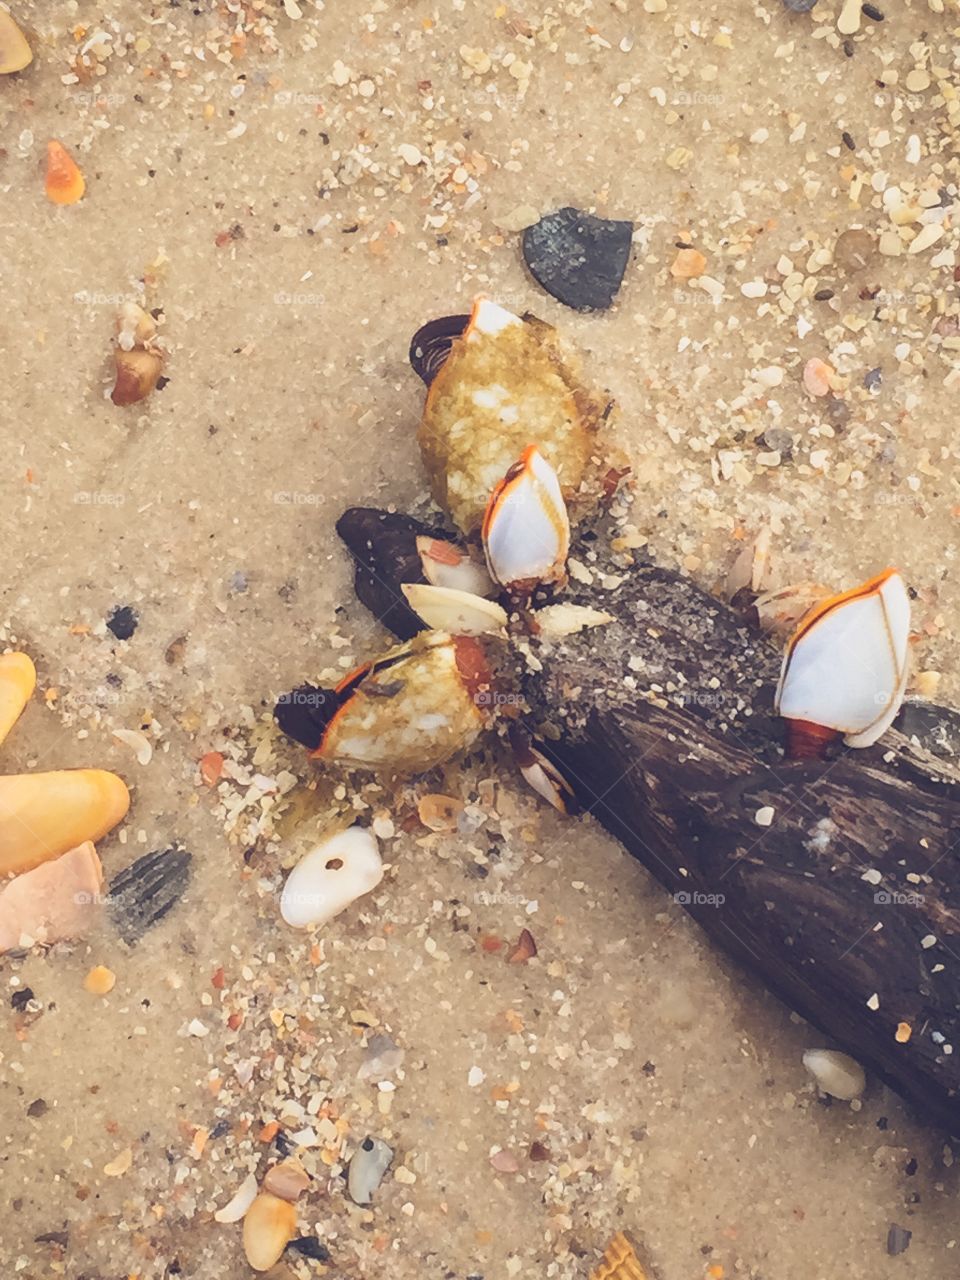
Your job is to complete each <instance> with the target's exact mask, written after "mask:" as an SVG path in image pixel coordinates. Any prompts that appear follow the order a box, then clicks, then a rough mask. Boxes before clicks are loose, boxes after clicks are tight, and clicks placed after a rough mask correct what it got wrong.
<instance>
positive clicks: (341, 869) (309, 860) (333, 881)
mask: <svg viewBox="0 0 960 1280" xmlns="http://www.w3.org/2000/svg"><path fill="white" fill-rule="evenodd" d="M382 879H383V862H382V861H381V858H380V846H379V844H378V842H377V838H376V836H375V835H374V834H373V832H371V831H368V830H367V829H366V828H364V827H349V828H348V829H347V830H346V831H340V832H338V833H337V834H336V835H333V836H329V837H328V838H327V839H326V840H323V841H321V843H320V844H318V845H317V846H316V848H314V849H311V850H310V852H309V853H308V854H306V856H305V857H303V858H301V860H300V861H299V862H298V863H297V865H296V866H295V867H294V868H293V870H292V871H291V872H290V875H289V876H288V877H287V882H286V884H285V885H284V886H283V890H282V892H281V894H280V915H281V916H282V917H283V919H284V920H285V921H286V923H287V924H288V925H290V926H291V927H292V928H294V929H307V928H309V927H310V926H311V925H320V924H326V923H327V922H328V921H330V920H332V919H333V918H334V916H338V915H339V914H340V912H341V911H345V910H346V909H347V907H349V906H350V904H351V903H352V902H355V901H356V900H357V898H360V897H362V896H363V895H364V894H365V893H370V892H371V891H372V890H373V889H375V888H376V887H377V885H378V884H379V883H380V881H381V880H382Z"/></svg>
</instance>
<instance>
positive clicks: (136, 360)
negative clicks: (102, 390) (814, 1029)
mask: <svg viewBox="0 0 960 1280" xmlns="http://www.w3.org/2000/svg"><path fill="white" fill-rule="evenodd" d="M113 360H114V364H115V366H116V371H117V377H116V381H115V382H114V384H113V390H112V391H111V392H110V399H111V400H112V401H113V403H114V404H115V405H119V406H120V407H121V408H123V407H125V406H127V405H131V404H138V403H139V402H140V401H141V400H145V399H146V397H147V396H148V395H149V394H150V392H151V391H153V389H154V387H156V385H157V383H158V382H159V380H160V374H161V372H162V371H163V357H162V355H160V353H159V352H158V351H148V350H146V349H145V348H142V347H135V348H134V349H133V350H132V351H124V350H123V348H122V347H117V348H116V350H115V351H114V353H113Z"/></svg>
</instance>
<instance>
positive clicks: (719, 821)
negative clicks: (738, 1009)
mask: <svg viewBox="0 0 960 1280" xmlns="http://www.w3.org/2000/svg"><path fill="white" fill-rule="evenodd" d="M369 519H370V517H366V518H365V522H364V538H363V539H360V541H358V542H355V543H351V544H350V545H351V549H352V550H353V551H354V554H358V555H360V556H361V558H362V556H363V550H362V542H363V541H364V540H366V541H367V542H369V540H370V536H369V534H370V530H369V527H368V526H369ZM396 519H398V518H397V517H388V518H387V520H388V521H389V522H392V521H394V520H396ZM353 527H354V530H356V521H354V525H353ZM586 536H587V538H588V539H589V540H588V541H586V542H584V543H582V544H581V546H580V547H579V549H578V555H579V557H580V559H581V560H589V557H590V554H591V548H594V547H595V548H602V547H603V546H604V545H605V541H606V540H605V539H604V538H603V537H598V538H596V539H593V538H591V535H589V534H588V535H586ZM384 545H386V544H384ZM596 554H597V555H598V556H600V558H602V552H599V551H598V552H597V553H596ZM398 563H399V562H398ZM605 570H606V571H607V572H619V573H621V574H622V581H621V582H620V583H619V584H618V585H616V586H615V587H614V588H613V589H606V588H605V587H604V586H603V585H602V575H601V573H600V572H599V571H598V572H597V574H596V575H595V577H596V581H595V583H594V584H592V585H588V586H583V585H579V586H577V587H576V589H575V590H571V591H570V592H568V594H567V596H566V597H565V598H567V599H571V600H575V601H579V602H580V603H585V604H590V605H592V606H594V607H595V608H601V609H604V610H606V611H608V612H609V613H611V614H613V615H614V621H613V622H611V623H609V624H608V625H606V626H604V627H601V628H596V629H592V630H589V631H584V632H580V633H578V634H576V635H573V636H569V637H566V638H564V639H561V640H549V639H546V638H543V637H540V638H533V637H531V638H526V637H525V638H523V639H521V640H520V641H519V645H518V649H519V653H520V656H521V658H522V657H523V654H524V651H526V652H527V653H528V654H529V655H530V656H531V657H532V658H533V659H534V661H533V662H532V663H531V662H529V661H525V662H523V661H522V662H521V664H520V665H521V667H522V668H525V669H521V670H519V671H518V673H517V675H516V679H517V680H518V681H519V684H520V687H521V689H522V691H523V695H524V698H525V700H526V703H527V721H528V723H529V724H530V725H531V727H532V728H533V729H534V730H535V731H536V732H537V734H538V736H539V738H540V739H541V742H542V744H543V749H544V750H545V752H546V753H547V755H548V756H549V757H550V759H551V760H552V761H553V763H554V764H555V765H556V766H557V767H558V768H559V769H560V770H561V771H562V772H563V773H564V775H565V776H566V777H567V778H568V779H569V780H570V781H571V782H572V784H573V785H574V787H575V789H576V792H577V795H578V798H579V799H580V801H581V803H582V804H583V806H584V808H585V809H587V810H588V811H589V812H590V813H592V814H593V815H594V816H595V817H596V818H597V820H598V821H600V822H601V823H602V824H603V826H604V827H606V828H607V830H608V831H610V832H611V834H613V835H614V836H616V838H617V839H618V840H620V841H622V843H623V845H624V846H625V847H626V849H628V850H629V852H630V853H631V854H633V855H634V857H636V858H638V859H639V860H640V861H641V862H642V863H643V864H644V865H645V866H646V867H647V868H649V870H650V871H651V872H652V873H653V875H654V876H656V878H657V879H658V880H659V881H660V882H661V883H662V884H663V885H665V886H666V888H667V889H668V890H669V892H671V893H672V894H674V895H676V897H677V901H678V902H680V903H681V904H682V905H683V906H684V907H685V908H686V910H688V911H689V912H690V914H691V915H692V916H694V918H695V919H696V920H697V921H698V922H699V923H700V924H701V925H702V926H703V928H704V929H705V931H706V932H707V933H708V934H709V936H710V937H711V938H712V939H713V940H714V941H715V942H716V943H717V944H718V945H720V946H721V947H722V948H723V949H724V950H725V951H727V952H728V953H729V954H731V955H732V956H734V957H735V958H736V959H737V960H738V961H740V962H741V963H742V964H743V965H744V966H745V967H746V968H747V969H749V970H750V971H752V972H753V973H754V974H755V975H756V976H757V977H758V978H759V979H760V980H761V981H762V982H763V983H764V984H765V985H766V986H767V987H769V988H770V989H771V990H772V991H774V992H775V993H776V994H777V995H778V996H780V997H781V998H782V999H783V1000H784V1001H785V1002H786V1003H787V1004H788V1005H789V1006H790V1007H791V1008H793V1009H796V1010H797V1011H798V1012H799V1013H801V1014H802V1015H803V1016H804V1017H805V1018H807V1019H809V1021H810V1022H811V1023H813V1024H814V1026H816V1027H818V1028H819V1029H820V1031H821V1032H823V1033H824V1034H825V1035H826V1036H828V1037H830V1038H831V1040H832V1041H833V1042H834V1043H835V1044H836V1045H837V1046H838V1047H840V1048H842V1049H844V1050H845V1051H846V1052H848V1053H850V1054H852V1055H853V1056H854V1057H855V1058H857V1059H858V1060H859V1061H860V1062H862V1063H863V1064H864V1066H865V1067H867V1068H868V1069H870V1070H872V1071H873V1072H875V1073H876V1074H877V1075H878V1076H880V1077H881V1078H882V1079H883V1080H885V1081H886V1082H887V1083H888V1084H889V1085H890V1086H891V1087H892V1088H893V1089H895V1090H896V1091H897V1092H899V1093H900V1094H902V1095H903V1096H904V1097H905V1098H906V1099H908V1100H909V1101H910V1102H911V1103H912V1104H913V1105H914V1106H915V1108H916V1109H917V1111H918V1112H919V1113H921V1114H922V1115H923V1116H924V1117H925V1118H926V1119H927V1120H928V1121H930V1122H932V1123H934V1124H936V1125H938V1126H941V1127H942V1128H944V1129H946V1130H948V1131H950V1132H952V1133H958V1134H960V772H958V770H957V768H956V766H955V764H954V763H953V761H952V760H951V758H950V753H951V751H952V750H953V749H954V746H953V745H952V744H956V742H957V741H958V740H960V734H958V733H957V725H958V723H960V722H958V719H957V716H956V714H955V713H953V712H951V711H949V710H948V709H946V708H927V709H926V710H921V709H919V708H911V709H909V710H908V712H907V713H905V715H904V716H902V717H901V723H902V722H903V721H905V720H907V721H909V720H912V721H913V724H912V726H911V732H914V731H917V729H918V727H919V726H921V725H922V728H923V732H924V737H925V738H927V737H929V740H930V741H931V742H932V743H933V745H934V748H935V749H936V750H937V751H938V752H939V755H934V754H933V753H932V752H931V751H929V750H928V749H927V748H926V747H925V746H924V745H923V744H922V743H918V742H917V741H915V740H914V741H911V740H910V739H908V738H907V737H905V736H904V735H903V734H902V733H899V732H896V731H891V732H890V733H888V734H887V735H886V736H885V737H884V739H883V740H882V741H881V743H879V744H878V745H877V746H875V747H872V748H870V749H868V750H866V751H849V750H847V749H845V748H843V747H840V748H838V749H837V751H836V752H835V753H834V754H833V756H832V757H831V758H829V759H827V760H825V761H819V762H809V761H805V762H790V761H787V760H785V759H784V757H783V753H782V749H781V726H780V723H779V722H778V721H777V720H776V719H775V718H774V717H773V716H772V699H773V692H774V688H775V685H776V678H777V673H778V670H779V663H780V660H779V655H778V654H777V653H776V651H775V650H774V649H773V648H772V647H771V646H770V645H769V644H768V643H767V642H766V641H765V640H764V639H763V638H762V637H761V636H759V635H758V634H757V633H756V632H755V631H754V630H753V629H751V627H750V626H749V625H748V624H747V623H746V621H745V620H744V619H743V618H741V617H740V616H739V615H738V614H736V613H735V612H734V611H733V610H732V609H731V608H730V607H729V606H727V605H726V604H724V603H722V602H720V601H717V600H716V599H714V598H713V597H711V596H709V595H707V594H706V593H705V592H703V591H701V590H700V589H699V588H698V587H697V586H696V585H695V584H694V583H692V582H691V581H690V580H689V579H686V578H684V577H682V576H680V575H677V574H674V573H671V572H669V571H666V570H663V569H657V568H655V567H653V566H649V565H642V566H636V567H633V568H631V569H629V570H627V571H623V570H616V569H615V566H612V565H609V564H608V565H606V566H605ZM358 581H359V578H358ZM396 582H397V579H396V578H394V579H393V580H392V581H391V569H390V559H389V556H388V555H387V556H381V557H380V559H379V560H378V561H377V599H376V601H373V600H371V601H370V602H371V603H374V604H375V607H376V608H377V611H378V612H379V613H380V614H381V616H383V612H384V610H383V604H384V601H385V600H389V599H390V597H391V593H392V592H394V591H395V589H396ZM607 583H608V584H609V579H607ZM385 593H386V594H385ZM388 616H389V614H388ZM767 809H772V810H773V816H772V820H771V822H770V825H769V826H764V825H761V823H760V822H758V820H757V815H758V813H760V814H761V817H766V816H767V815H765V814H764V813H763V811H764V810H767ZM930 937H933V938H935V939H936V941H935V942H934V943H933V944H932V945H927V946H924V945H923V941H924V939H929V938H930ZM939 966H942V967H940V968H938V967H939ZM874 995H876V997H877V999H878V1000H879V1007H878V1008H877V1009H873V1008H871V1007H870V1003H868V1002H871V998H872V997H873V996H874ZM900 1024H905V1026H907V1027H909V1028H910V1037H909V1039H908V1040H907V1041H906V1042H905V1043H900V1042H898V1040H897V1038H896V1037H897V1030H898V1027H899V1026H900ZM901 1034H903V1033H902V1032H901ZM948 1046H951V1047H955V1051H954V1052H949V1051H948Z"/></svg>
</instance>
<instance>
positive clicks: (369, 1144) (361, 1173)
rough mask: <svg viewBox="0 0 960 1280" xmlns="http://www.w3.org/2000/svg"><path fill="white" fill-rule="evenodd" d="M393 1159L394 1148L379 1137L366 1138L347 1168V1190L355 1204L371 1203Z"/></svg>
mask: <svg viewBox="0 0 960 1280" xmlns="http://www.w3.org/2000/svg"><path fill="white" fill-rule="evenodd" d="M392 1161H393V1148H392V1147H388V1146H387V1144H386V1143H385V1142H382V1141H381V1140H380V1139H379V1138H364V1140H363V1142H361V1143H360V1146H359V1147H358V1148H357V1150H356V1151H355V1152H354V1154H353V1157H352V1159H351V1160H350V1167H349V1168H348V1170H347V1191H348V1193H349V1195H350V1199H351V1200H352V1201H353V1202H354V1204H369V1203H370V1202H371V1200H372V1199H373V1193H374V1192H375V1191H376V1189H377V1187H379V1185H380V1183H381V1182H382V1181H383V1175H384V1174H385V1173H386V1172H387V1170H388V1169H389V1168H390V1165H391V1163H392Z"/></svg>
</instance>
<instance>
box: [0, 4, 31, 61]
mask: <svg viewBox="0 0 960 1280" xmlns="http://www.w3.org/2000/svg"><path fill="white" fill-rule="evenodd" d="M32 61H33V53H32V52H31V49H30V46H29V45H28V44H27V38H26V36H25V35H24V34H23V32H22V31H21V30H20V28H19V27H18V26H17V24H16V23H15V22H14V20H13V18H12V16H11V15H10V14H9V13H8V12H7V11H6V9H3V8H0V76H6V75H11V74H12V73H13V72H14V71H22V70H23V69H24V67H29V65H30V63H31V62H32Z"/></svg>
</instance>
